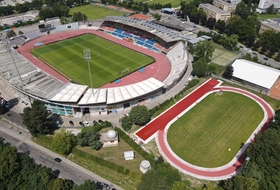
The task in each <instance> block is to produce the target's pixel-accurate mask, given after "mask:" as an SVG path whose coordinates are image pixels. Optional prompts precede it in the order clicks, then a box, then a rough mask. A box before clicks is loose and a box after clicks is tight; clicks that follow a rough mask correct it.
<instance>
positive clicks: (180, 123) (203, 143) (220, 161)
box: [167, 92, 264, 167]
mask: <svg viewBox="0 0 280 190" xmlns="http://www.w3.org/2000/svg"><path fill="white" fill-rule="evenodd" d="M263 114H264V113H263V110H262V109H261V107H260V106H259V105H258V104H257V103H256V102H254V101H253V100H251V99H249V98H248V97H246V96H243V95H240V94H236V93H232V92H223V94H222V95H216V94H214V93H213V94H210V95H209V96H207V97H206V98H205V99H203V100H202V101H201V102H200V103H198V104H197V105H196V106H195V107H193V108H192V109H191V110H190V111H188V112H187V113H186V114H185V115H184V116H182V117H181V118H179V119H178V120H177V121H176V122H175V123H173V124H172V125H171V127H170V128H169V130H168V133H167V139H168V143H169V145H170V147H171V149H172V150H173V151H174V152H175V153H176V154H177V155H178V156H179V157H180V158H182V159H183V160H185V161H187V162H189V163H191V164H193V165H197V166H202V167H219V166H222V165H225V164H227V163H229V162H230V161H231V160H232V159H233V158H234V156H235V155H236V153H237V152H238V151H239V149H240V147H241V145H242V143H244V142H246V140H247V139H248V138H249V136H250V135H251V134H252V132H253V131H254V130H255V128H256V127H257V126H258V124H259V123H260V122H261V120H262V119H263ZM229 148H230V149H231V151H229Z"/></svg>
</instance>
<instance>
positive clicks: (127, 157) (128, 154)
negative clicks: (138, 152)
mask: <svg viewBox="0 0 280 190" xmlns="http://www.w3.org/2000/svg"><path fill="white" fill-rule="evenodd" d="M124 159H125V160H133V159H134V152H133V151H125V152H124Z"/></svg>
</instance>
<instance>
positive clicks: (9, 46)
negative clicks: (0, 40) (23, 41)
mask: <svg viewBox="0 0 280 190" xmlns="http://www.w3.org/2000/svg"><path fill="white" fill-rule="evenodd" d="M7 50H8V52H9V53H10V55H11V58H12V61H13V64H14V65H15V68H16V70H17V74H18V76H19V79H20V81H21V85H22V88H23V87H24V84H23V80H22V78H21V75H20V73H19V70H18V67H17V64H16V62H15V59H14V56H13V54H12V47H11V44H10V40H8V39H7Z"/></svg>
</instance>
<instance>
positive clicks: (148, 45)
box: [144, 44, 153, 49]
mask: <svg viewBox="0 0 280 190" xmlns="http://www.w3.org/2000/svg"><path fill="white" fill-rule="evenodd" d="M144 46H145V47H146V48H149V49H152V47H153V46H151V45H150V44H144Z"/></svg>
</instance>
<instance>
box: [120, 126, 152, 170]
mask: <svg viewBox="0 0 280 190" xmlns="http://www.w3.org/2000/svg"><path fill="white" fill-rule="evenodd" d="M115 130H116V131H117V132H118V134H119V137H120V138H121V139H122V140H124V141H125V142H126V143H127V144H129V146H131V147H132V148H133V150H135V151H136V152H137V153H138V154H139V155H141V156H142V157H143V158H144V159H145V160H149V161H150V163H151V165H152V166H155V159H154V155H153V154H149V153H147V152H146V151H144V150H143V149H142V148H141V147H140V146H139V145H138V144H136V143H135V142H134V141H133V140H132V139H131V138H130V137H129V136H128V135H127V134H126V133H125V132H123V131H122V130H121V129H119V128H115Z"/></svg>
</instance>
